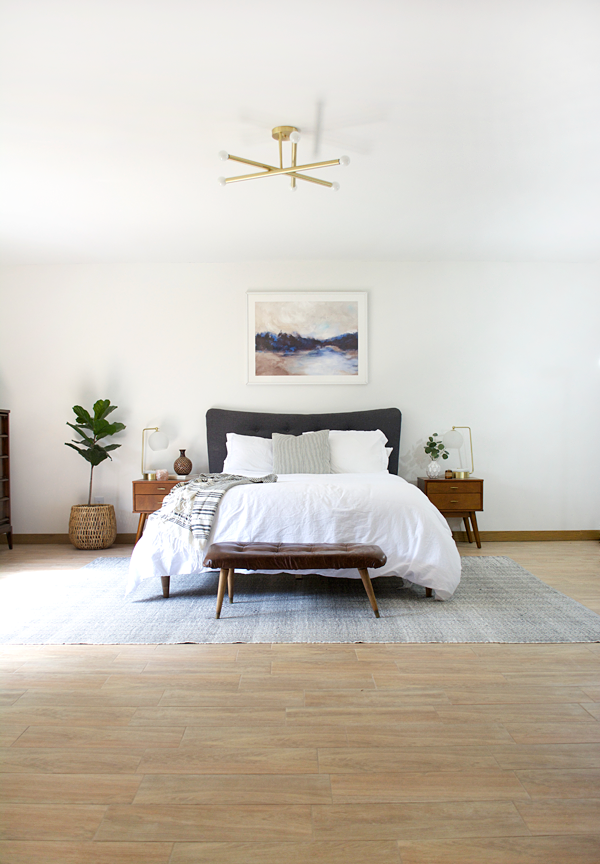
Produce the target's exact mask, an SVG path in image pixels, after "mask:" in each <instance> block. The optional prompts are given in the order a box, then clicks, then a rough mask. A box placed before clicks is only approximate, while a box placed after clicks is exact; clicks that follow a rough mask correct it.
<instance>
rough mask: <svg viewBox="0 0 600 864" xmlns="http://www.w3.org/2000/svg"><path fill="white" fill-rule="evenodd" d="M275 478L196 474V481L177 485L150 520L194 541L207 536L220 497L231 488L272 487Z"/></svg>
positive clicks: (268, 476)
mask: <svg viewBox="0 0 600 864" xmlns="http://www.w3.org/2000/svg"><path fill="white" fill-rule="evenodd" d="M275 482H277V475H276V474H267V475H265V476H264V477H242V476H240V475H238V474H200V476H199V477H198V478H197V479H196V480H190V481H189V482H183V483H178V484H177V486H173V488H172V489H171V491H170V492H169V494H168V495H167V496H166V497H165V499H164V501H163V503H162V507H161V508H160V510H158V511H157V512H156V513H155V514H154V516H155V517H158V518H160V519H162V520H163V521H164V522H172V523H174V524H175V525H178V526H179V527H180V528H183V529H186V530H188V531H190V532H191V534H192V536H193V537H194V539H196V540H206V539H207V538H208V535H209V534H210V530H211V528H212V524H213V521H214V518H215V515H216V512H217V507H218V506H219V502H220V501H221V498H222V497H223V495H224V494H225V493H226V492H227V490H228V489H231V488H232V487H233V486H240V485H242V484H244V483H275Z"/></svg>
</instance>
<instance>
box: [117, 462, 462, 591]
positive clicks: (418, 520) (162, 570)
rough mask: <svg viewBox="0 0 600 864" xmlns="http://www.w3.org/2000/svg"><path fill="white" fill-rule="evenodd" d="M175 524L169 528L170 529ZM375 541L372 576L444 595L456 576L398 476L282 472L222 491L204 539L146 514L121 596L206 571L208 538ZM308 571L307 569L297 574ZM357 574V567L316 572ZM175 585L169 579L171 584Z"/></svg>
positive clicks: (441, 540) (441, 533)
mask: <svg viewBox="0 0 600 864" xmlns="http://www.w3.org/2000/svg"><path fill="white" fill-rule="evenodd" d="M173 528H175V526H173ZM233 541H239V542H250V543H251V542H271V543H375V544H377V545H378V546H381V548H382V549H383V551H384V552H385V554H386V555H387V563H386V564H385V565H384V566H383V567H380V568H379V569H377V570H370V575H371V577H372V578H374V577H377V576H399V577H401V578H402V579H405V580H407V581H409V582H412V583H414V584H416V585H422V586H424V587H426V588H432V589H433V591H435V597H436V599H438V600H448V599H449V598H450V597H451V596H452V594H453V593H454V591H455V590H456V587H457V585H458V583H459V581H460V569H461V566H460V556H459V554H458V550H457V548H456V544H455V543H454V540H453V539H452V534H451V531H450V528H449V526H448V523H447V522H446V520H445V519H444V517H443V516H442V514H441V513H440V512H439V511H438V510H437V509H436V508H435V507H434V506H433V504H431V502H430V501H429V500H428V499H427V498H426V496H425V495H424V494H423V493H422V492H421V491H420V490H419V489H417V487H416V486H413V485H412V484H410V483H407V482H406V481H405V480H403V479H402V478H401V477H397V476H396V475H393V474H388V473H386V472H381V473H377V474H287V475H279V477H278V480H277V483H265V484H254V483H253V484H247V485H242V486H235V487H234V488H233V489H230V490H229V491H228V492H227V493H226V494H225V495H224V497H223V499H222V500H221V503H220V505H219V509H218V511H217V516H216V519H215V522H214V524H213V527H212V531H211V535H210V537H209V538H208V541H206V543H202V542H201V541H198V540H193V539H191V537H188V536H183V535H182V534H181V532H180V531H179V530H171V526H170V525H167V524H166V523H164V522H163V521H162V520H161V519H160V518H159V517H158V516H157V515H156V514H152V515H151V516H149V518H148V520H147V522H146V528H145V530H144V534H143V535H142V537H141V539H140V540H139V542H138V543H137V545H136V546H135V549H134V550H133V554H132V556H131V564H130V568H129V578H128V583H127V588H126V593H129V592H131V591H133V590H134V589H135V588H136V587H137V586H138V585H139V583H140V582H141V581H142V580H144V579H148V578H157V577H159V576H176V575H178V574H179V575H183V574H189V573H205V572H210V571H208V570H207V569H206V568H205V567H204V566H203V564H202V562H203V558H204V550H205V548H208V545H210V543H224V542H233ZM304 572H312V571H304ZM320 572H322V573H323V575H325V576H332V577H346V578H348V577H349V578H353V579H358V578H360V576H359V574H358V571H357V570H326V571H320ZM172 587H173V589H174V590H177V585H176V583H175V584H174V585H173V586H172Z"/></svg>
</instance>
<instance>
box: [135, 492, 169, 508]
mask: <svg viewBox="0 0 600 864" xmlns="http://www.w3.org/2000/svg"><path fill="white" fill-rule="evenodd" d="M166 495H167V493H166V492H163V493H162V494H161V495H136V496H135V498H134V499H133V512H134V513H154V511H155V510H158V509H159V508H160V507H161V505H162V502H163V499H164V498H165V496H166Z"/></svg>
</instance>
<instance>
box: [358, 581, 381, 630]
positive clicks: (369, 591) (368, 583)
mask: <svg viewBox="0 0 600 864" xmlns="http://www.w3.org/2000/svg"><path fill="white" fill-rule="evenodd" d="M358 572H359V573H360V578H361V579H362V583H363V585H364V586H365V591H366V592H367V597H368V598H369V603H370V604H371V608H372V610H373V612H374V613H375V617H376V618H379V609H378V608H377V600H376V599H375V593H374V591H373V585H372V583H371V579H370V577H369V571H368V570H359V571H358Z"/></svg>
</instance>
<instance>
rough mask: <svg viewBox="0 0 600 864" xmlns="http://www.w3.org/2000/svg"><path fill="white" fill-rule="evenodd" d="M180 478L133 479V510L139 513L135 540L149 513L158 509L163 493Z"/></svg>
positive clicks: (179, 481)
mask: <svg viewBox="0 0 600 864" xmlns="http://www.w3.org/2000/svg"><path fill="white" fill-rule="evenodd" d="M178 483H181V480H134V481H133V512H134V513H139V514H140V521H139V522H138V529H137V534H136V535H135V542H136V543H137V541H138V540H139V539H140V537H141V536H142V532H143V530H144V525H145V524H146V519H147V517H148V514H149V513H154V511H155V510H158V509H159V508H160V506H161V504H162V502H163V498H164V497H165V495H168V494H169V492H170V491H171V489H172V488H173V486H177V484H178Z"/></svg>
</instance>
